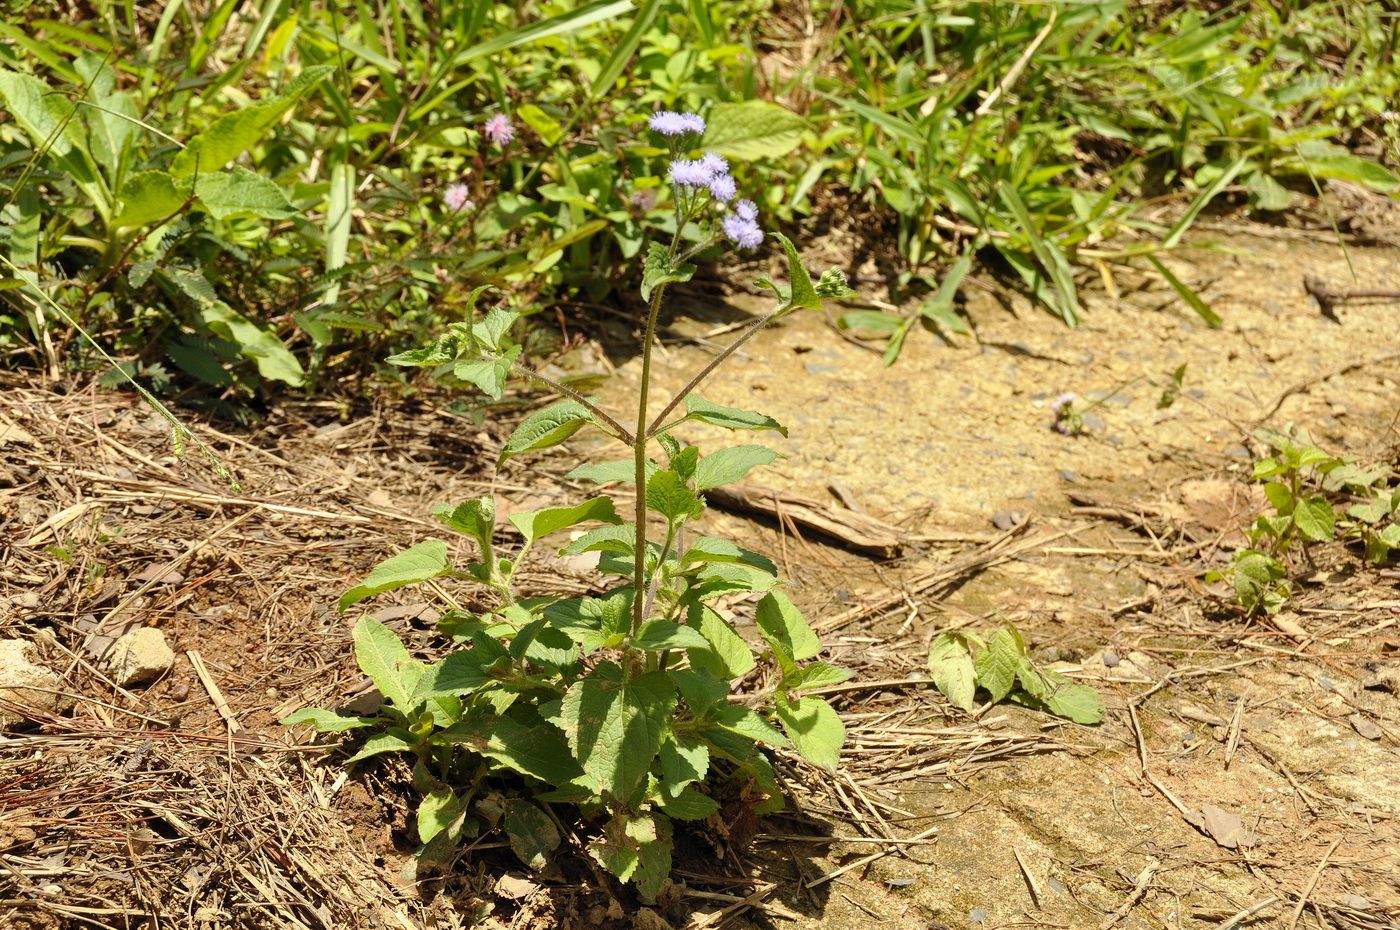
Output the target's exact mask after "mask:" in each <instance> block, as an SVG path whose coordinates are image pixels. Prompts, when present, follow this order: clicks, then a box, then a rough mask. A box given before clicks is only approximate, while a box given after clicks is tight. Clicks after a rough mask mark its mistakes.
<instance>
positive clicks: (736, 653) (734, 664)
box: [686, 604, 755, 711]
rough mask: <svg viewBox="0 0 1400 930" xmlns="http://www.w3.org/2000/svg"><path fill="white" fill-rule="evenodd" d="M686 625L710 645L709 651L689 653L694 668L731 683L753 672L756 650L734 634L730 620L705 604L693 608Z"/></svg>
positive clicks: (700, 650)
mask: <svg viewBox="0 0 1400 930" xmlns="http://www.w3.org/2000/svg"><path fill="white" fill-rule="evenodd" d="M686 623H687V624H688V625H689V626H691V627H692V628H694V629H695V630H697V631H698V632H699V633H700V635H702V636H704V637H705V639H706V641H707V642H708V643H709V648H708V649H690V650H687V652H686V655H687V656H688V657H689V658H690V664H691V665H693V666H695V667H696V668H699V669H704V670H705V671H707V672H710V673H711V674H713V675H715V676H716V677H719V678H724V679H729V680H733V679H736V678H742V677H743V676H745V675H747V674H748V673H749V672H750V671H751V670H752V669H753V667H754V665H755V660H754V654H753V650H752V649H750V648H749V644H748V643H747V642H745V641H744V638H743V637H742V636H740V635H739V634H738V633H736V632H734V628H733V627H732V626H730V625H729V623H728V621H726V620H725V619H724V618H723V617H721V616H720V615H719V614H717V613H715V611H714V610H713V609H711V608H709V607H706V606H705V605H703V604H696V605H694V606H693V607H692V608H691V609H690V612H689V614H688V616H687V620H686ZM692 709H693V710H697V711H698V710H699V708H692Z"/></svg>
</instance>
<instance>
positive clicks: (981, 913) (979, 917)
mask: <svg viewBox="0 0 1400 930" xmlns="http://www.w3.org/2000/svg"><path fill="white" fill-rule="evenodd" d="M967 919H968V920H970V921H972V922H973V923H975V924H980V923H981V922H982V921H984V920H986V919H987V912H986V911H985V910H983V909H982V908H980V907H974V908H973V909H972V910H970V911H968V912H967Z"/></svg>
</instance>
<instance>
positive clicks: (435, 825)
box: [418, 787, 466, 843]
mask: <svg viewBox="0 0 1400 930" xmlns="http://www.w3.org/2000/svg"><path fill="white" fill-rule="evenodd" d="M465 802H466V798H465V797H463V796H458V794H457V792H455V791H453V790H452V789H451V788H447V787H441V788H434V789H433V790H432V791H429V792H428V793H427V794H425V795H423V800H422V801H420V802H418V842H420V843H431V842H432V841H433V837H435V836H437V835H438V834H439V833H441V832H442V831H443V830H446V829H447V828H448V827H450V826H452V824H453V823H454V822H455V821H456V820H457V818H459V817H461V816H462V814H463V813H464V811H465V809H466V803H465Z"/></svg>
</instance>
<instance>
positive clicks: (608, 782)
mask: <svg viewBox="0 0 1400 930" xmlns="http://www.w3.org/2000/svg"><path fill="white" fill-rule="evenodd" d="M675 707H676V691H675V687H674V686H673V685H672V684H671V680H670V679H669V678H668V677H667V676H666V674H665V673H664V672H648V673H646V674H644V675H639V676H637V677H636V678H632V679H630V680H628V679H626V678H624V676H623V674H622V670H621V669H620V668H619V667H618V666H617V665H615V664H613V663H611V662H605V663H602V664H600V665H598V666H597V667H596V668H594V670H593V671H592V672H590V673H589V674H588V675H587V676H586V677H584V678H582V679H580V680H579V681H578V682H576V683H575V684H574V685H573V687H571V688H569V690H568V691H567V692H566V693H565V695H564V702H563V706H562V708H561V710H560V716H561V719H562V721H563V729H564V735H565V736H566V737H567V738H568V741H569V748H570V749H571V750H572V751H573V755H574V758H575V759H576V760H578V763H579V764H580V765H581V766H582V767H583V770H584V772H586V773H587V774H588V775H589V776H591V777H592V778H593V779H594V780H595V781H596V782H598V784H599V785H600V786H601V787H602V789H603V790H604V791H606V792H607V793H608V794H610V795H611V796H612V797H613V798H615V799H617V800H618V801H622V802H626V801H627V800H628V799H629V798H630V797H631V796H632V794H633V793H634V792H635V791H636V790H637V786H638V785H639V784H640V783H641V780H642V778H643V776H645V775H646V773H647V771H648V770H649V769H650V768H651V763H652V760H653V759H655V758H656V753H657V750H658V749H660V747H661V740H662V738H663V737H664V736H665V734H666V732H667V731H668V730H669V729H670V720H671V714H672V712H673V711H674V710H675Z"/></svg>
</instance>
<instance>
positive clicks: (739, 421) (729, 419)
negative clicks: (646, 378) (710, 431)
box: [685, 394, 788, 436]
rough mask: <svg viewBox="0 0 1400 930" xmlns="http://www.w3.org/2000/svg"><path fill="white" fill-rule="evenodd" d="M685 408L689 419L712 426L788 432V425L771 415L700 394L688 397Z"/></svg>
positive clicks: (784, 433)
mask: <svg viewBox="0 0 1400 930" xmlns="http://www.w3.org/2000/svg"><path fill="white" fill-rule="evenodd" d="M685 410H686V419H687V420H698V421H700V422H701V423H709V424H710V425H711V426H722V427H724V428H725V429H771V430H776V431H777V432H779V433H782V434H783V435H784V436H786V435H787V434H788V431H787V427H785V426H783V425H782V424H781V423H779V422H778V421H777V420H775V419H773V418H772V417H770V416H765V415H764V414H761V413H756V412H755V411H752V410H739V409H738V408H735V407H725V406H724V405H722V404H712V403H710V402H709V401H708V400H705V399H704V398H703V397H701V396H700V395H698V394H691V395H689V396H687V397H686V399H685Z"/></svg>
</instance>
